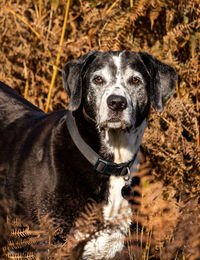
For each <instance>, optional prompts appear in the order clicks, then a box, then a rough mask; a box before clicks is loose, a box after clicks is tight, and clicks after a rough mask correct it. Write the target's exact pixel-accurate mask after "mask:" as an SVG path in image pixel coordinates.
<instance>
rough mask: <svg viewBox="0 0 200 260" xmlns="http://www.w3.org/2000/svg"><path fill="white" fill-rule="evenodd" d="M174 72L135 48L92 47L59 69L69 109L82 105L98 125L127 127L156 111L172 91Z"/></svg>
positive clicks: (100, 126)
mask: <svg viewBox="0 0 200 260" xmlns="http://www.w3.org/2000/svg"><path fill="white" fill-rule="evenodd" d="M176 79H177V74H176V72H175V71H174V69H173V68H171V67H170V66H168V65H166V64H164V63H162V62H160V61H158V60H157V59H156V58H155V57H153V56H151V55H149V54H147V53H143V52H139V53H134V52H129V51H122V52H113V51H108V52H103V53H102V52H98V51H93V52H89V53H88V54H86V55H84V56H82V57H81V58H79V59H77V60H73V61H70V62H68V63H67V64H66V66H65V67H64V69H63V82H64V87H65V89H66V91H67V93H68V95H69V98H70V103H69V110H72V111H75V110H77V109H78V108H79V107H82V108H83V109H84V110H85V112H86V114H87V115H88V116H89V117H90V118H91V119H93V121H95V122H96V124H97V126H98V127H99V128H100V129H103V128H104V129H105V128H107V129H115V130H117V129H130V128H132V127H137V126H138V125H140V124H141V122H142V121H143V120H144V119H145V118H146V117H147V114H148V112H149V107H150V103H151V104H152V106H153V107H154V108H155V109H156V110H157V111H159V112H161V111H162V110H163V106H164V104H165V102H166V101H167V100H168V99H169V97H170V96H171V95H172V93H173V91H174V89H175V85H176Z"/></svg>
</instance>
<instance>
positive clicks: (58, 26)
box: [0, 0, 200, 260]
mask: <svg viewBox="0 0 200 260" xmlns="http://www.w3.org/2000/svg"><path fill="white" fill-rule="evenodd" d="M69 3H71V4H70V6H68V7H69V12H67V8H68V7H67V4H69ZM199 10H200V3H199V0H189V1H186V0H173V1H172V0H167V1H162V0H150V1H149V0H140V1H138V0H135V1H132V0H130V1H128V0H113V1H110V0H109V1H106V0H101V1H93V0H85V1H83V0H79V1H69V0H68V1H64V0H51V1H49V0H38V1H22V0H2V1H1V3H0V35H1V37H0V66H1V69H0V80H1V81H3V82H5V83H6V84H8V85H10V86H12V87H13V88H15V89H16V91H18V92H19V93H20V94H21V95H23V96H25V97H26V98H27V99H28V100H30V101H31V102H32V103H34V104H35V105H37V106H38V107H40V108H41V109H43V110H45V108H46V109H47V108H48V110H49V111H53V110H58V109H62V108H67V103H68V97H67V94H66V93H65V91H64V89H63V86H62V77H61V69H62V67H63V66H64V64H65V62H66V61H68V60H71V59H73V58H77V57H78V56H80V55H82V54H84V53H86V52H88V51H89V50H91V49H98V50H102V51H104V50H109V49H112V50H122V49H126V50H131V51H145V52H150V53H151V54H152V55H154V56H156V57H157V58H159V59H160V60H162V61H164V62H166V63H169V64H170V65H172V66H174V67H175V68H176V70H177V72H178V74H179V79H178V82H177V88H176V92H175V94H174V96H173V97H172V98H171V100H170V101H169V102H168V104H167V106H166V107H165V111H164V112H163V113H162V114H158V113H156V112H155V111H153V110H152V113H151V115H150V118H149V124H148V128H147V130H146V132H145V136H144V139H143V148H144V153H145V155H146V157H147V158H148V160H149V161H150V162H151V167H150V169H149V171H150V176H151V178H150V179H149V176H148V178H147V176H146V174H143V173H144V172H146V170H145V169H142V171H141V173H139V175H140V178H141V184H140V187H138V192H139V193H142V196H141V198H139V202H140V203H139V204H138V205H135V206H133V210H134V214H133V222H134V223H135V228H134V231H133V233H130V234H129V236H128V238H127V241H126V242H127V247H126V249H125V250H124V252H123V253H122V254H121V256H117V257H116V259H148V258H152V259H192V260H195V259H198V258H200V244H199V241H200V237H199V233H200V230H199V221H200V209H199V201H200V198H199V197H200V196H199V195H200V192H199V191H200V174H199V173H200V127H199V125H200V115H199V109H200V90H199V84H200V64H199V60H200V11H199ZM64 18H66V22H67V23H66V29H65V30H64V31H65V35H64V37H63V35H62V36H61V34H62V29H63V28H64ZM53 71H57V72H58V73H57V76H56V77H55V79H53V80H52V76H53ZM54 76H55V75H54ZM50 85H51V88H52V92H50ZM48 95H49V101H50V106H49V105H47V97H48ZM144 168H145V167H144ZM3 182H4V166H3V165H0V214H1V218H0V233H1V234H3V236H0V246H1V248H2V249H1V251H0V254H2V252H4V258H6V257H7V259H47V258H49V259H79V258H80V257H81V254H82V250H83V247H84V243H85V242H86V240H88V239H91V238H92V237H95V235H96V232H98V231H99V230H102V229H104V228H105V226H104V225H102V223H103V221H102V214H101V209H100V208H98V207H96V205H95V204H94V203H92V204H91V203H90V204H89V205H88V207H87V208H86V209H85V211H84V212H83V215H82V216H81V217H80V219H78V220H77V226H76V228H78V229H79V230H80V231H81V234H83V235H82V238H81V239H80V238H79V239H77V236H74V234H73V232H71V233H70V234H69V235H68V237H67V238H66V243H65V244H64V246H61V245H56V244H53V243H52V241H53V237H54V236H56V232H59V230H55V228H56V227H55V226H53V224H52V223H53V220H48V218H46V219H45V220H41V225H38V226H33V225H32V224H31V223H28V224H27V223H25V222H24V221H23V222H21V221H20V220H16V221H11V218H10V216H9V210H8V205H9V204H12V203H14V202H11V201H7V200H6V199H5V197H4V194H3V191H2V189H1V185H2V184H3ZM10 221H11V222H10ZM96 222H98V225H97V224H96ZM19 223H20V224H19ZM111 224H112V223H110V225H111ZM27 225H28V226H27ZM108 225H109V223H108ZM85 227H87V228H86V229H87V230H85ZM86 232H87V233H89V234H90V235H89V237H84V234H85V233H86ZM83 238H84V239H83ZM41 240H42V241H43V242H44V243H43V245H42V247H41ZM39 244H40V246H39ZM24 248H25V249H26V250H25V249H24ZM36 248H37V250H36ZM36 251H37V252H36Z"/></svg>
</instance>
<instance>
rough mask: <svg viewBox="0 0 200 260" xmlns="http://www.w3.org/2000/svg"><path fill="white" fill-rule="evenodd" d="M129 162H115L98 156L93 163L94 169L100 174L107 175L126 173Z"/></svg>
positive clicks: (123, 174) (122, 174)
mask: <svg viewBox="0 0 200 260" xmlns="http://www.w3.org/2000/svg"><path fill="white" fill-rule="evenodd" d="M129 164H130V162H129V163H121V164H116V163H112V162H109V161H106V160H104V159H102V158H98V160H97V162H96V164H95V165H94V170H95V171H96V172H99V173H101V174H105V175H107V176H110V175H115V176H125V175H127V174H128V172H129V171H130V170H129Z"/></svg>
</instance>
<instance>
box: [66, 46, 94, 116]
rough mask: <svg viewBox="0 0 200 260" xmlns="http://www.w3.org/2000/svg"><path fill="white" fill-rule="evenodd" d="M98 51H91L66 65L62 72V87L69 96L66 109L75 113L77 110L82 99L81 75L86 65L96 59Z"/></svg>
mask: <svg viewBox="0 0 200 260" xmlns="http://www.w3.org/2000/svg"><path fill="white" fill-rule="evenodd" d="M97 53H98V51H91V52H88V53H87V54H85V55H84V56H82V57H80V58H79V59H76V60H72V61H69V62H67V63H66V65H65V67H64V68H63V70H62V76H63V85H64V87H65V90H66V91H67V94H68V96H69V99H70V101H69V106H68V109H69V110H71V111H75V110H77V109H78V108H79V106H80V104H81V98H82V75H83V72H84V69H85V68H86V67H87V65H88V64H89V63H90V62H92V60H93V59H94V58H95V57H96V55H97Z"/></svg>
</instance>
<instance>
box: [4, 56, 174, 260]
mask: <svg viewBox="0 0 200 260" xmlns="http://www.w3.org/2000/svg"><path fill="white" fill-rule="evenodd" d="M63 81H64V86H65V88H66V91H67V93H68V95H69V97H70V103H69V111H72V112H73V115H74V118H75V121H76V124H77V127H78V130H79V133H80V135H81V137H82V138H83V139H84V141H85V142H86V143H87V144H88V145H89V146H90V147H91V148H92V149H93V150H94V151H96V153H98V154H101V156H102V157H103V158H104V159H105V160H109V161H112V162H115V163H118V164H119V163H124V162H127V161H131V160H132V159H133V158H135V154H136V153H137V151H138V149H139V146H140V143H141V140H142V136H143V133H144V130H145V127H146V120H147V116H148V113H149V109H150V103H152V105H153V107H154V108H155V109H157V110H158V111H162V109H163V105H164V103H165V102H166V101H167V99H168V98H169V97H170V96H171V94H172V93H173V90H174V88H175V81H176V73H175V71H174V70H173V69H172V68H171V67H169V66H168V65H166V64H163V63H161V62H159V61H158V60H156V59H155V58H153V57H152V56H151V55H148V54H146V53H131V52H105V53H100V52H96V51H95V52H90V53H88V54H87V55H85V56H83V57H81V58H80V59H78V60H74V61H72V62H69V63H67V65H66V66H65V68H64V69H63ZM67 113H69V112H66V111H59V112H55V113H52V114H49V115H47V114H45V113H43V112H42V111H41V110H39V109H38V108H36V107H34V106H33V105H32V104H30V103H29V102H27V101H25V100H24V99H23V98H21V97H20V96H18V95H17V94H15V92H14V91H13V90H12V89H10V88H9V87H7V86H6V85H4V84H3V83H1V85H0V165H1V169H3V172H4V173H5V174H6V184H5V190H6V193H7V195H8V196H9V197H11V198H14V199H16V200H17V201H18V202H19V204H17V205H18V206H17V207H16V208H15V209H14V211H15V212H16V213H17V214H21V215H24V216H26V217H28V218H29V219H33V220H34V221H37V217H38V214H39V215H40V216H44V215H45V214H49V213H50V214H51V216H52V217H53V218H55V219H56V220H57V223H60V224H61V225H63V227H64V234H66V233H68V232H69V231H70V229H71V227H72V226H73V225H74V222H75V220H76V218H77V217H78V216H79V214H80V212H81V211H82V210H83V209H84V207H85V205H86V204H87V202H88V200H89V199H93V200H94V201H96V202H97V203H98V204H100V205H103V216H104V219H105V221H111V222H115V221H116V218H119V216H120V217H121V218H123V215H126V216H128V215H129V214H131V211H130V207H129V203H128V201H127V200H125V199H123V197H122V195H121V191H122V188H123V187H124V185H125V184H126V181H125V180H124V178H123V177H122V176H114V175H111V176H106V175H103V174H101V173H97V172H95V171H94V167H93V165H91V164H90V163H89V162H88V160H87V159H86V158H85V156H84V152H83V151H82V152H81V151H79V149H78V148H77V146H76V145H75V144H74V142H73V141H72V137H71V135H70V133H69V131H68V127H67V125H66V116H67ZM136 162H137V159H136V160H134V163H136ZM20 204H21V205H22V207H21V206H19V205H20ZM129 224H130V218H129V217H128V218H127V219H125V218H124V219H123V220H121V222H120V224H119V225H117V226H116V229H113V230H110V232H103V231H102V232H99V235H98V237H97V238H95V239H93V240H91V241H90V242H88V243H87V244H86V246H85V250H84V254H83V258H84V259H111V258H112V257H114V256H115V254H116V253H117V252H120V251H121V250H122V248H123V244H124V243H123V239H124V237H125V235H126V234H127V230H128V226H129Z"/></svg>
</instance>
